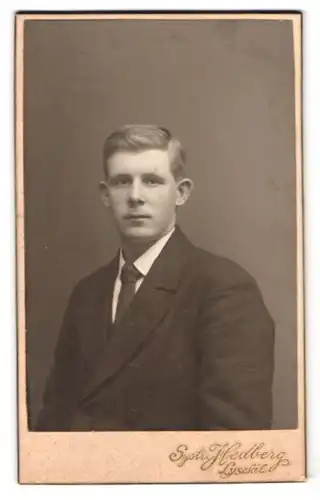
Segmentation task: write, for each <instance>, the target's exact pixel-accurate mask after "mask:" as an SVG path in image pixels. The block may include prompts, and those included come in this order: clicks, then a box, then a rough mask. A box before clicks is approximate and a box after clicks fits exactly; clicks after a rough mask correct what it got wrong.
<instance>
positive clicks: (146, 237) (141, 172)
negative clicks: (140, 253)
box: [104, 149, 180, 242]
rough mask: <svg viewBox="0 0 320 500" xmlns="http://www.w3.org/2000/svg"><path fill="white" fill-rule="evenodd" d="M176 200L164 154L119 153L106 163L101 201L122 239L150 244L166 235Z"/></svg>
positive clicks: (158, 152) (159, 152) (177, 186)
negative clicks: (105, 180) (106, 176)
mask: <svg viewBox="0 0 320 500" xmlns="http://www.w3.org/2000/svg"><path fill="white" fill-rule="evenodd" d="M179 196H180V193H179V183H177V182H176V180H175V178H174V176H173V175H172V172H171V170H170V163H169V155H168V152H167V151H160V150H155V149H151V150H147V151H142V152H137V153H135V152H119V153H115V154H114V155H113V156H111V158H110V159H109V161H108V179H107V182H106V189H105V195H104V201H105V203H106V204H107V205H108V206H109V207H110V208H111V210H112V212H113V215H114V218H115V221H116V224H117V226H118V229H119V231H120V234H121V236H122V237H123V238H125V239H127V240H133V241H141V242H148V241H150V242H151V241H156V240H157V239H159V238H160V237H161V236H163V235H164V234H166V233H167V232H168V231H169V230H170V229H171V228H172V227H173V225H174V223H175V218H176V205H177V204H180V203H179Z"/></svg>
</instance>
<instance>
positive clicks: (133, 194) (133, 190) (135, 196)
mask: <svg viewBox="0 0 320 500" xmlns="http://www.w3.org/2000/svg"><path fill="white" fill-rule="evenodd" d="M128 199H129V204H130V205H137V204H141V203H143V197H142V189H141V183H140V181H139V179H135V180H134V181H133V182H132V184H131V187H130V191H129V196H128Z"/></svg>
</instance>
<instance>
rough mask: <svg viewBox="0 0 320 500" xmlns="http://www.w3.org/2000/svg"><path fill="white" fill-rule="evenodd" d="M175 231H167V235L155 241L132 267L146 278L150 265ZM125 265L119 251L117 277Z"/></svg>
mask: <svg viewBox="0 0 320 500" xmlns="http://www.w3.org/2000/svg"><path fill="white" fill-rule="evenodd" d="M174 230H175V227H173V228H172V229H171V231H169V233H167V234H165V235H164V236H162V238H160V239H159V240H158V241H156V242H155V243H154V244H153V245H152V246H151V247H149V248H148V250H146V251H145V252H144V253H143V254H142V255H140V257H138V259H137V260H135V261H134V263H133V264H134V266H135V267H136V268H137V269H138V271H140V273H141V274H142V275H143V276H146V275H147V274H148V272H149V271H150V269H151V266H152V264H153V263H154V261H155V260H156V258H157V257H158V256H159V254H160V253H161V251H162V249H163V248H164V246H165V244H166V243H167V242H168V240H169V239H170V237H171V235H172V234H173V232H174ZM124 263H125V260H124V258H123V253H122V250H120V257H119V270H118V276H119V275H120V273H121V269H122V267H123V265H124Z"/></svg>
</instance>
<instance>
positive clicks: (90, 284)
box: [70, 259, 117, 300]
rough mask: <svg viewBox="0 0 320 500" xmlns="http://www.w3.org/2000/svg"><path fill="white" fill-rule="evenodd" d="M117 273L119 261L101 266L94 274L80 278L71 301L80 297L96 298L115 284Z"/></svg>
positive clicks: (114, 260) (115, 260)
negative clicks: (111, 284)
mask: <svg viewBox="0 0 320 500" xmlns="http://www.w3.org/2000/svg"><path fill="white" fill-rule="evenodd" d="M116 273H117V259H113V260H112V261H111V262H109V264H107V265H105V266H101V267H99V268H97V269H96V270H94V271H93V272H91V273H89V274H87V275H85V276H84V277H82V278H80V279H79V280H78V282H77V283H76V284H75V286H74V287H73V290H72V293H71V297H70V299H71V300H76V299H78V298H79V297H83V296H91V297H93V298H94V297H95V296H96V295H97V294H98V293H100V292H101V291H103V290H104V289H105V288H106V287H107V286H108V285H109V284H110V283H111V282H112V283H113V282H114V280H115V277H116Z"/></svg>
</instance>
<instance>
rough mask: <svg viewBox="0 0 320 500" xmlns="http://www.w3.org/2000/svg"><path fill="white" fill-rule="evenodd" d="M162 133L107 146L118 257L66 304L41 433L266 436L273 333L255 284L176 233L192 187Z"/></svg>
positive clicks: (127, 132)
mask: <svg viewBox="0 0 320 500" xmlns="http://www.w3.org/2000/svg"><path fill="white" fill-rule="evenodd" d="M184 163H185V154H184V151H183V149H182V147H181V145H180V143H179V141H177V140H176V139H174V138H172V136H171V134H170V132H169V131H168V130H166V129H163V128H159V127H155V126H149V125H148V126H143V125H133V126H125V127H123V128H121V129H120V130H118V131H116V132H115V133H114V134H112V135H111V136H110V137H109V138H108V139H107V140H106V142H105V146H104V173H105V180H104V181H103V182H101V184H100V190H101V195H102V200H103V202H104V204H105V205H106V206H107V207H108V209H109V210H110V211H111V213H112V215H113V218H114V221H115V223H116V225H117V228H118V230H119V236H120V240H121V247H120V250H119V254H118V255H117V256H116V258H115V259H114V260H113V261H112V262H111V263H110V264H108V265H107V266H106V267H104V268H101V269H99V270H98V271H96V272H95V273H93V274H92V275H90V276H88V277H86V278H85V279H83V280H82V281H81V282H80V283H79V284H78V285H77V286H76V288H75V290H74V291H73V293H72V294H71V298H70V301H69V304H68V307H67V310H66V313H65V317H64V321H63V325H62V329H61V333H60V337H59V341H58V345H57V348H56V352H55V360H54V366H53V369H52V372H51V375H50V377H49V380H48V383H47V388H46V391H45V397H44V406H43V410H42V412H41V414H40V418H39V421H38V425H37V429H38V430H49V431H53V430H59V431H60V430H65V431H76V430H79V431H90V430H99V431H103V430H105V431H107V430H201V429H206V430H210V429H212V430H214V429H226V430H233V429H268V428H270V427H271V423H272V378H273V356H274V325H273V321H272V319H271V317H270V315H269V313H268V312H267V310H266V308H265V305H264V303H263V300H262V297H261V294H260V292H259V289H258V288H257V285H256V283H255V281H254V279H253V278H252V277H251V276H250V275H248V273H247V272H246V271H244V270H243V269H242V268H241V267H239V266H238V265H237V264H235V263H234V262H232V261H230V260H228V259H225V258H222V257H217V256H214V255H212V254H210V253H208V252H206V251H204V250H202V249H199V248H197V247H195V246H193V245H192V244H191V243H190V242H189V241H188V240H187V238H186V237H185V236H184V234H183V233H182V231H181V230H180V229H179V227H178V226H177V225H176V213H177V209H179V207H181V206H182V205H184V203H185V202H186V201H187V199H188V197H189V195H190V193H191V190H192V181H191V180H190V179H188V178H186V177H185V176H184Z"/></svg>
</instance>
